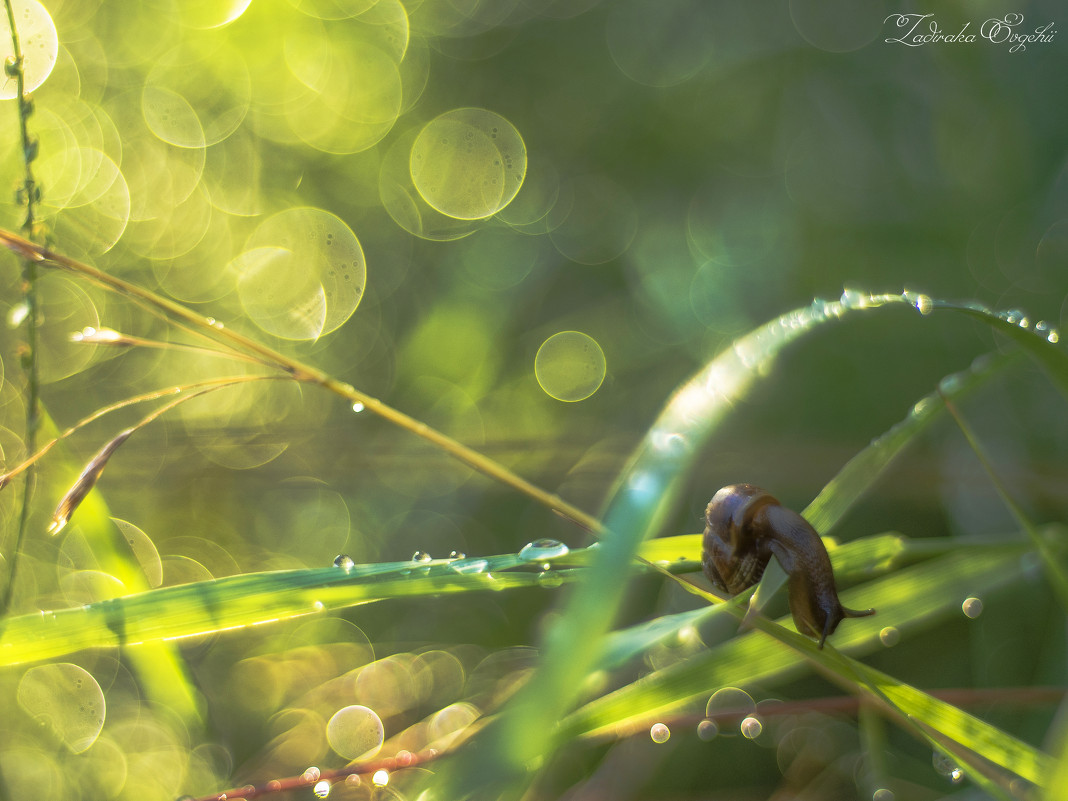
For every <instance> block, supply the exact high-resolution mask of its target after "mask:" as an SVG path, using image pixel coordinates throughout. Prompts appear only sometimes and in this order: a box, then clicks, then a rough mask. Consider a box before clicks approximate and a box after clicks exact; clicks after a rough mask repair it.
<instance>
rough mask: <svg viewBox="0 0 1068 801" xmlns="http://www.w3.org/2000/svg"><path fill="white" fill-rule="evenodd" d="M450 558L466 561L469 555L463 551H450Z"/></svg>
mask: <svg viewBox="0 0 1068 801" xmlns="http://www.w3.org/2000/svg"><path fill="white" fill-rule="evenodd" d="M449 558H450V559H466V558H467V554H465V553H464V552H463V551H449Z"/></svg>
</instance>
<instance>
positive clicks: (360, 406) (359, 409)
mask: <svg viewBox="0 0 1068 801" xmlns="http://www.w3.org/2000/svg"><path fill="white" fill-rule="evenodd" d="M365 408H366V407H365V406H364V405H363V404H362V403H360V402H359V401H356V403H354V404H352V411H354V412H356V414H359V413H360V412H362V411H363V410H364V409H365Z"/></svg>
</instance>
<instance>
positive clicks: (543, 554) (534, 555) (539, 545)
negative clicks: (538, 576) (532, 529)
mask: <svg viewBox="0 0 1068 801" xmlns="http://www.w3.org/2000/svg"><path fill="white" fill-rule="evenodd" d="M568 551H569V548H568V547H567V546H566V545H564V543H562V542H560V541H559V540H550V539H540V540H534V542H528V543H527V544H526V545H524V546H523V547H522V548H520V549H519V558H520V559H523V560H525V561H528V562H541V561H543V560H545V559H555V558H557V557H560V556H566V555H567V553H568Z"/></svg>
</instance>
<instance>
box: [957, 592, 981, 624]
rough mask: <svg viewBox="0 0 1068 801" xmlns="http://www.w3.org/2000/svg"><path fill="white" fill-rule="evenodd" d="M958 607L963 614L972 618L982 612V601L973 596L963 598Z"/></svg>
mask: <svg viewBox="0 0 1068 801" xmlns="http://www.w3.org/2000/svg"><path fill="white" fill-rule="evenodd" d="M960 608H961V609H962V610H963V612H964V614H965V615H967V616H968V617H970V618H972V619H973V620H974V619H975V618H977V617H979V615H981V614H983V602H982V601H981V600H979V599H978V598H976V597H974V596H972V597H970V598H965V599H964V603H962V604H961V605H960Z"/></svg>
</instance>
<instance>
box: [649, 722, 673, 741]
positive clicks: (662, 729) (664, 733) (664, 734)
mask: <svg viewBox="0 0 1068 801" xmlns="http://www.w3.org/2000/svg"><path fill="white" fill-rule="evenodd" d="M649 736H650V737H651V738H652V740H653V742H654V743H666V742H667V741H668V740H670V739H671V729H669V728H668V727H667V724H664V723H654V724H653V725H652V727H651V728H650V729H649Z"/></svg>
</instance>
